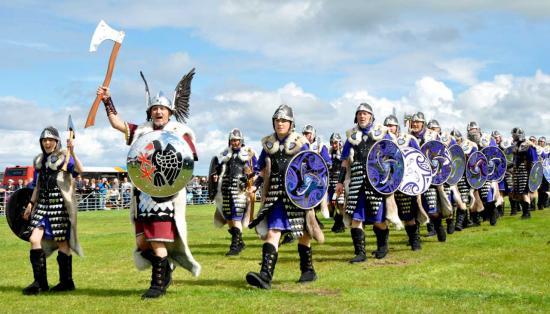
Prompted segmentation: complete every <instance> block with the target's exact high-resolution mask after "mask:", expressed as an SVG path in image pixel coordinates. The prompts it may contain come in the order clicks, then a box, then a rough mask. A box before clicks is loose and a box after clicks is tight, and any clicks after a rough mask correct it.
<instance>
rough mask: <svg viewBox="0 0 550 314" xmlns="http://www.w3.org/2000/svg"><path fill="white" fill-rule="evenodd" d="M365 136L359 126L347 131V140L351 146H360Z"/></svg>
mask: <svg viewBox="0 0 550 314" xmlns="http://www.w3.org/2000/svg"><path fill="white" fill-rule="evenodd" d="M362 136H363V132H361V130H359V128H358V127H357V126H354V127H353V128H351V129H349V130H347V131H346V139H347V140H348V142H349V143H350V144H351V145H354V146H355V145H359V143H361V138H362Z"/></svg>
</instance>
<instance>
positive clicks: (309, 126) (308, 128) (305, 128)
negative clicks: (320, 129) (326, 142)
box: [302, 124, 317, 138]
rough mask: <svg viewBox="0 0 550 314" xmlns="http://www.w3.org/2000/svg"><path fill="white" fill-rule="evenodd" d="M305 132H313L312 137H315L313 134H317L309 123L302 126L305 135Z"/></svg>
mask: <svg viewBox="0 0 550 314" xmlns="http://www.w3.org/2000/svg"><path fill="white" fill-rule="evenodd" d="M306 133H311V134H313V138H315V136H316V135H317V131H316V130H315V128H314V127H313V125H311V124H306V126H304V128H303V129H302V134H304V135H305V134H306Z"/></svg>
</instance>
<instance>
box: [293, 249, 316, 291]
mask: <svg viewBox="0 0 550 314" xmlns="http://www.w3.org/2000/svg"><path fill="white" fill-rule="evenodd" d="M298 254H299V255H300V271H301V272H302V274H301V275H300V279H298V282H299V283H306V282H311V281H315V280H317V274H316V273H315V269H313V257H312V253H311V248H310V247H307V246H305V245H302V244H298Z"/></svg>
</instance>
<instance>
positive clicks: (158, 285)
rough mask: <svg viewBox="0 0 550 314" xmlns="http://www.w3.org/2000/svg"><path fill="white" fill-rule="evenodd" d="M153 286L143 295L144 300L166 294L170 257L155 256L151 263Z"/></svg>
mask: <svg viewBox="0 0 550 314" xmlns="http://www.w3.org/2000/svg"><path fill="white" fill-rule="evenodd" d="M151 266H152V269H151V286H150V287H149V290H147V291H146V292H145V293H144V294H143V295H141V298H142V299H154V298H158V297H161V296H162V295H164V294H165V293H166V284H165V283H166V269H167V268H169V262H168V257H167V256H165V257H158V256H156V255H154V256H153V262H152V263H151Z"/></svg>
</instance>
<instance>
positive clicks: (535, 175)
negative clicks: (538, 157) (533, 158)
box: [529, 161, 544, 193]
mask: <svg viewBox="0 0 550 314" xmlns="http://www.w3.org/2000/svg"><path fill="white" fill-rule="evenodd" d="M543 176H544V174H543V169H542V162H540V161H537V162H536V163H534V164H533V167H531V172H530V173H529V191H531V192H532V193H534V192H535V191H536V190H538V189H539V187H540V185H541V184H542V177H543Z"/></svg>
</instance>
